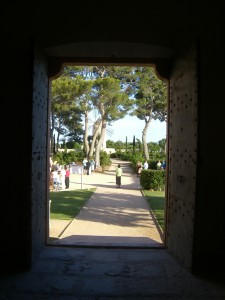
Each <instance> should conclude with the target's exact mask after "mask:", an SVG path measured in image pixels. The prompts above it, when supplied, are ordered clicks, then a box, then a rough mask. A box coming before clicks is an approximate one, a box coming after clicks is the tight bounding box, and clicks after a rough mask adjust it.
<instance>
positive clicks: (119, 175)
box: [116, 164, 123, 188]
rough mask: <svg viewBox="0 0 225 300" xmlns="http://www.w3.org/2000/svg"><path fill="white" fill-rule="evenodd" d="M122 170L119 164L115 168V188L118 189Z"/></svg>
mask: <svg viewBox="0 0 225 300" xmlns="http://www.w3.org/2000/svg"><path fill="white" fill-rule="evenodd" d="M122 173H123V171H122V169H121V166H120V164H118V166H117V168H116V184H117V187H118V188H120V186H121V176H122Z"/></svg>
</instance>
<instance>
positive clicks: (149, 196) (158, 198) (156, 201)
mask: <svg viewBox="0 0 225 300" xmlns="http://www.w3.org/2000/svg"><path fill="white" fill-rule="evenodd" d="M142 192H143V195H144V196H145V198H146V200H147V202H148V204H149V206H150V209H151V210H152V212H153V213H154V216H155V218H156V221H157V222H158V224H159V226H160V227H161V229H162V231H163V230H164V210H165V192H164V191H148V190H143V191H142Z"/></svg>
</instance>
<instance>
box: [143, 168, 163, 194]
mask: <svg viewBox="0 0 225 300" xmlns="http://www.w3.org/2000/svg"><path fill="white" fill-rule="evenodd" d="M165 182H166V171H165V170H150V169H148V170H142V171H141V176H140V185H141V187H142V188H143V189H145V190H154V191H161V190H164V189H165Z"/></svg>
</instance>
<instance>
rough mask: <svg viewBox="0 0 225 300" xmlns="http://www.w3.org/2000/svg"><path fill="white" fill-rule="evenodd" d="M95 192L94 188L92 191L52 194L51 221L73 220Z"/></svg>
mask: <svg viewBox="0 0 225 300" xmlns="http://www.w3.org/2000/svg"><path fill="white" fill-rule="evenodd" d="M94 191H95V189H94V188H93V189H90V190H75V191H61V192H50V194H49V196H50V200H51V206H50V219H56V220H71V219H73V218H74V217H75V216H76V215H77V214H78V212H79V211H80V209H81V208H82V207H83V206H84V204H85V203H86V201H87V200H88V199H89V198H90V197H91V195H92V194H93V192H94Z"/></svg>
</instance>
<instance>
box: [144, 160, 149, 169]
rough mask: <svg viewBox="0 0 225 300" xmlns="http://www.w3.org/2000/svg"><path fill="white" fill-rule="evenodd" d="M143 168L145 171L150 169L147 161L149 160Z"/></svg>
mask: <svg viewBox="0 0 225 300" xmlns="http://www.w3.org/2000/svg"><path fill="white" fill-rule="evenodd" d="M143 167H144V170H147V169H148V161H147V160H146V161H145V162H144V165H143Z"/></svg>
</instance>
